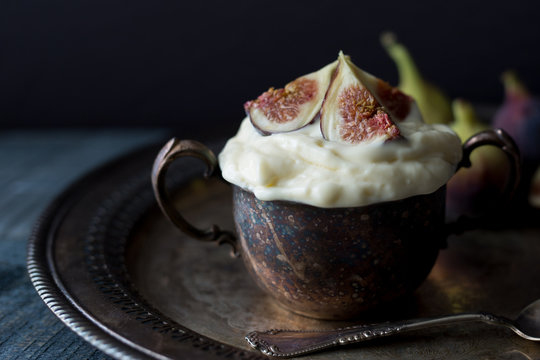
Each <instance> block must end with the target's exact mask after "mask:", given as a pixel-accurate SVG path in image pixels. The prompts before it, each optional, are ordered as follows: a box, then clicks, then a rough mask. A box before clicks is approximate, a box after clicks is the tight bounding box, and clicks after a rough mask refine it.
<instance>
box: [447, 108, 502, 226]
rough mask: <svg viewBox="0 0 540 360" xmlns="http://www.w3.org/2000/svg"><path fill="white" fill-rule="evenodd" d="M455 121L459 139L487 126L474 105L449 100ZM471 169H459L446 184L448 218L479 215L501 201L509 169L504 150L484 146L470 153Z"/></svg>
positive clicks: (453, 124) (463, 139) (485, 128)
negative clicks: (478, 115) (480, 118)
mask: <svg viewBox="0 0 540 360" xmlns="http://www.w3.org/2000/svg"><path fill="white" fill-rule="evenodd" d="M452 110H453V117H454V121H453V122H452V123H451V124H450V126H451V127H452V130H454V131H455V132H456V134H458V136H459V138H460V139H461V141H462V142H464V141H466V140H467V139H469V138H470V137H471V136H473V135H475V134H477V133H479V132H480V131H483V130H487V129H489V128H490V127H489V126H488V125H487V124H485V123H483V122H482V121H480V120H479V118H478V117H477V115H476V113H475V111H474V108H473V106H472V105H471V104H470V103H469V102H467V101H465V100H463V99H456V100H454V101H453V102H452ZM470 159H471V163H472V166H471V167H470V168H461V169H459V170H458V172H457V173H456V174H455V175H454V176H453V177H452V178H451V179H450V181H449V182H448V184H447V201H446V210H447V214H448V217H449V218H450V219H456V218H457V217H459V216H460V215H473V216H476V215H481V214H485V213H487V212H489V211H490V210H491V209H493V208H494V207H495V206H497V205H498V204H502V201H501V200H503V199H502V195H503V189H504V185H505V184H506V178H507V174H508V171H509V167H508V160H507V159H506V156H505V155H504V153H503V152H502V151H501V150H500V149H497V148H495V147H493V146H483V147H480V148H478V149H476V150H475V151H473V152H472V153H471V157H470Z"/></svg>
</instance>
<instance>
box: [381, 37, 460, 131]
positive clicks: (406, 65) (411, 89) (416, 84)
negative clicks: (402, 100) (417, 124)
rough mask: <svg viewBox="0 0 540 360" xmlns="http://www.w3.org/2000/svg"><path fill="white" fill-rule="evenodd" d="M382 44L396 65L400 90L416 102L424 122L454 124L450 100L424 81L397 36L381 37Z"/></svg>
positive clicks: (435, 87)
mask: <svg viewBox="0 0 540 360" xmlns="http://www.w3.org/2000/svg"><path fill="white" fill-rule="evenodd" d="M381 43H382V45H383V47H384V48H385V49H386V51H387V52H388V55H390V57H391V58H392V59H393V60H394V62H395V63H396V66H397V69H398V74H399V85H398V88H399V89H400V90H401V91H403V92H404V93H405V94H407V95H410V96H412V97H413V99H414V100H416V102H417V104H418V107H419V108H420V112H421V113H422V116H423V118H424V121H425V122H426V123H428V124H449V123H450V122H452V108H451V103H450V99H449V98H448V97H447V96H446V95H445V94H444V93H443V92H442V90H441V89H439V88H438V87H437V86H435V85H433V84H432V83H430V82H428V81H426V80H425V79H424V77H423V76H422V74H421V73H420V71H419V70H418V68H417V66H416V64H415V62H414V59H413V58H412V56H411V54H410V53H409V51H408V50H407V48H406V47H405V46H404V45H402V44H400V43H398V41H397V39H396V36H395V35H394V34H393V33H389V32H387V33H384V34H383V35H382V36H381Z"/></svg>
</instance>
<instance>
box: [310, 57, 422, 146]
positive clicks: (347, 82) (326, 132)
mask: <svg viewBox="0 0 540 360" xmlns="http://www.w3.org/2000/svg"><path fill="white" fill-rule="evenodd" d="M411 102H412V99H411V98H410V97H408V96H406V95H404V94H403V93H401V92H400V91H399V90H397V89H395V88H392V87H391V86H390V85H388V84H387V83H385V82H383V81H382V80H380V79H378V78H376V77H374V76H373V75H370V74H368V73H366V72H365V71H363V70H361V69H359V68H357V67H356V66H355V65H354V64H353V63H352V62H351V60H350V58H349V57H348V56H345V55H344V54H343V53H342V52H340V54H339V58H338V65H337V69H336V73H335V75H334V77H333V79H332V82H331V84H330V87H329V88H328V91H327V93H326V96H325V99H324V102H323V105H322V108H321V132H322V134H323V137H324V138H325V139H326V140H331V141H339V142H344V143H349V144H357V143H361V142H366V141H372V140H375V139H380V140H383V141H389V140H394V139H398V138H402V136H401V133H400V130H399V128H398V127H397V125H396V124H395V122H394V121H400V120H403V119H404V118H405V117H406V116H407V115H408V113H409V111H410V108H411Z"/></svg>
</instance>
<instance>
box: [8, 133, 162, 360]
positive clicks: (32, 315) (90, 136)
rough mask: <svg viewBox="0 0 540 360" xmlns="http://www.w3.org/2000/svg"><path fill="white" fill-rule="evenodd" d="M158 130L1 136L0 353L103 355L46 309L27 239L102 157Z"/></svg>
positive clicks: (153, 137)
mask: <svg viewBox="0 0 540 360" xmlns="http://www.w3.org/2000/svg"><path fill="white" fill-rule="evenodd" d="M166 134H167V131H165V130H160V129H124V130H110V129H109V130H4V131H2V133H1V134H0V214H1V215H0V359H4V360H10V359H43V360H47V359H89V360H97V359H109V357H108V356H106V355H105V354H104V353H103V352H101V351H99V350H97V349H95V348H94V347H92V346H91V345H89V344H88V343H87V342H85V341H84V340H83V339H82V338H80V337H79V336H78V335H76V334H75V333H74V332H73V331H72V330H70V329H69V328H68V327H66V326H65V325H64V324H62V322H61V321H60V320H58V318H57V317H56V316H55V315H54V314H53V313H52V312H51V311H50V310H49V309H48V308H47V306H46V305H45V304H44V303H43V301H42V300H41V298H40V297H39V296H38V294H37V293H36V290H35V289H34V288H33V287H32V284H31V283H30V280H29V278H28V275H27V270H26V245H27V239H28V237H29V236H30V234H31V232H32V228H33V226H34V224H35V222H36V220H37V219H38V217H39V216H40V214H41V213H42V211H43V210H44V209H45V208H46V207H47V205H48V204H49V203H50V202H51V201H52V200H53V199H54V198H55V196H56V195H58V194H59V193H60V192H61V191H62V190H63V189H64V188H65V187H66V186H68V185H69V184H70V183H71V182H73V181H74V180H75V179H77V178H79V177H80V176H82V175H84V174H85V173H86V172H88V171H89V170H91V169H93V168H94V167H96V166H97V165H99V164H101V163H103V162H104V161H106V160H108V159H111V158H113V157H115V156H117V155H120V154H122V153H125V152H128V151H129V150H131V149H134V148H136V147H139V146H141V145H143V144H147V143H151V142H152V143H153V142H156V141H161V140H165V139H166Z"/></svg>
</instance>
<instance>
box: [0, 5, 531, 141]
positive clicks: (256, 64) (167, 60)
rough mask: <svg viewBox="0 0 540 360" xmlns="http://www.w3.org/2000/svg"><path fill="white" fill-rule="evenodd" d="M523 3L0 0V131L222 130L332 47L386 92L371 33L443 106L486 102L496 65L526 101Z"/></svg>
mask: <svg viewBox="0 0 540 360" xmlns="http://www.w3.org/2000/svg"><path fill="white" fill-rule="evenodd" d="M537 3H538V2H535V1H522V0H513V1H505V2H475V1H463V0H459V1H448V2H434V1H427V0H422V1H416V2H409V1H396V0H392V1H370V2H366V1H333V2H331V1H324V2H323V1H310V2H308V1H302V2H292V1H272V2H261V1H231V2H226V1H223V2H218V1H201V2H195V1H170V0H154V1H150V0H130V1H126V0H112V1H111V0H71V1H68V0H49V1H38V0H0V127H4V128H6V127H28V126H32V127H51V126H71V127H73V126H77V127H80V126H122V125H129V126H134V127H135V126H165V127H171V128H174V129H176V131H183V132H184V134H185V135H186V136H190V135H191V134H192V133H195V132H199V131H207V132H209V133H211V134H225V135H230V134H232V133H234V131H235V130H236V127H237V125H238V124H239V122H240V120H241V119H242V117H243V116H244V113H243V108H242V104H243V103H244V101H246V100H249V99H252V98H254V97H256V96H258V95H259V94H260V93H261V92H262V91H264V90H266V89H267V88H268V87H269V86H276V87H281V86H283V85H284V84H285V83H286V82H288V81H290V80H292V79H294V78H295V77H297V76H300V75H302V74H304V73H308V72H311V71H314V70H317V69H318V68H320V67H322V66H323V65H325V64H327V63H329V62H331V61H333V60H334V59H335V58H336V56H337V53H338V51H339V50H340V49H342V50H343V51H344V52H345V53H347V54H349V55H351V56H352V58H353V61H354V62H355V63H356V64H357V65H358V66H359V67H361V68H363V69H365V70H367V71H369V72H371V73H373V74H375V75H377V76H379V77H381V78H383V79H385V80H388V81H389V82H391V83H393V84H395V83H396V82H397V71H396V68H395V66H394V64H393V62H392V61H391V59H390V58H389V57H388V56H387V55H386V53H385V52H384V50H383V48H382V47H381V46H380V43H379V35H380V34H381V32H383V31H385V30H391V31H393V32H395V33H396V34H397V36H398V38H399V39H400V41H401V42H403V43H404V44H405V45H407V46H408V48H409V49H410V51H411V52H412V54H413V55H414V57H415V58H416V61H417V63H418V65H419V67H420V69H421V70H422V72H423V73H424V75H425V77H426V78H428V79H430V80H431V81H432V82H434V83H436V84H438V85H439V86H440V87H442V88H443V89H444V90H445V91H446V92H447V93H448V94H449V95H450V96H451V97H458V96H459V97H464V98H466V99H469V100H471V101H473V102H475V103H480V104H499V103H500V102H501V101H502V97H503V90H502V86H501V83H500V81H499V76H500V73H501V72H502V71H503V70H505V69H507V68H514V69H516V70H517V71H518V72H519V73H520V74H521V76H522V77H523V78H524V79H525V81H526V83H527V85H528V86H529V87H530V88H531V90H532V91H533V92H540V50H539V46H540V41H539V40H540V21H539V10H540V6H539V5H537Z"/></svg>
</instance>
